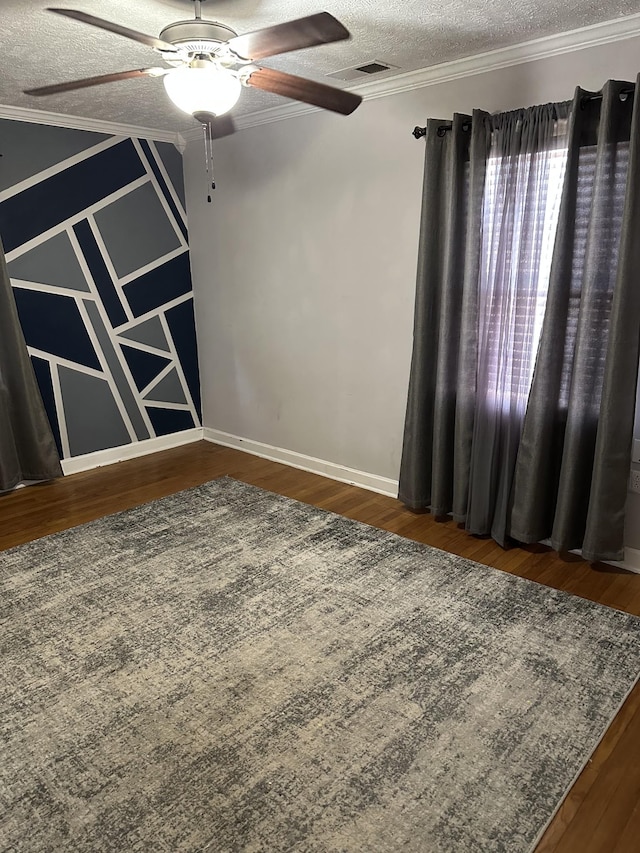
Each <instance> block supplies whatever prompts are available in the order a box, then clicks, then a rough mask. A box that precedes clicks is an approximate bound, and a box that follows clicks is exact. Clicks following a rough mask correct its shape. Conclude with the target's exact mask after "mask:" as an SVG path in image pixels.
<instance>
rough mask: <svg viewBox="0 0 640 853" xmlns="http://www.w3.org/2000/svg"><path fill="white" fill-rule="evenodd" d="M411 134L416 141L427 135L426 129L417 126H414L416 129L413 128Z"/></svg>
mask: <svg viewBox="0 0 640 853" xmlns="http://www.w3.org/2000/svg"><path fill="white" fill-rule="evenodd" d="M411 133H412V134H413V135H414V136H415V138H416V139H422V137H423V136H426V135H427V128H426V127H419V126H418V125H416V127H414V128H413V130H412V131H411Z"/></svg>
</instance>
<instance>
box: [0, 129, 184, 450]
mask: <svg viewBox="0 0 640 853" xmlns="http://www.w3.org/2000/svg"><path fill="white" fill-rule="evenodd" d="M12 142H13V144H11V143H12ZM43 142H46V143H47V150H46V151H44V152H43V151H42V150H41V149H42V145H43ZM0 147H3V148H6V150H3V154H4V156H3V158H2V160H0V236H1V237H2V240H3V243H4V248H5V254H6V259H7V266H8V270H9V275H10V277H11V280H12V284H13V288H14V294H15V297H16V303H17V306H18V313H19V316H20V321H21V324H22V327H23V330H24V333H25V338H26V341H27V346H28V348H29V352H30V354H31V357H32V361H33V364H34V368H35V371H36V376H37V378H38V382H39V385H40V389H41V392H42V396H43V399H44V402H45V406H46V409H47V412H48V414H49V419H50V421H51V424H52V428H53V430H54V434H55V436H56V440H57V442H58V445H59V449H60V451H61V455H62V456H63V458H68V457H73V456H78V455H80V454H84V453H91V452H94V451H98V450H104V449H106V448H110V447H116V446H120V445H123V444H129V443H132V442H136V441H142V440H145V439H148V438H153V437H155V436H159V435H167V434H169V433H174V432H179V431H182V430H185V429H191V428H193V427H196V426H199V425H200V390H199V377H198V365H197V350H196V340H195V325H194V318H193V292H192V286H191V275H190V267H189V247H188V242H187V222H186V214H185V204H184V188H183V185H182V162H181V156H180V154H179V152H178V151H177V149H176V148H175V147H174V146H173V145H171V144H169V143H164V142H156V143H154V142H150V141H147V140H144V139H129V138H122V137H110V136H105V135H103V134H97V133H89V132H86V131H74V130H69V129H66V128H53V127H44V128H43V126H41V125H35V124H34V125H29V124H25V123H23V122H13V121H0ZM12 176H17V177H18V178H19V180H17V181H13V182H12V180H11V178H12Z"/></svg>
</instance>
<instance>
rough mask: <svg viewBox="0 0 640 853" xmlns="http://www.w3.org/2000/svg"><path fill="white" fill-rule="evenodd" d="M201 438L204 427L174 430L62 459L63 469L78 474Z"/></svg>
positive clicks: (68, 472) (66, 472)
mask: <svg viewBox="0 0 640 853" xmlns="http://www.w3.org/2000/svg"><path fill="white" fill-rule="evenodd" d="M201 440H202V427H196V428H194V429H186V430H184V431H183V432H173V433H171V434H170V435H161V436H158V437H157V438H148V439H146V440H145V441H134V442H133V443H132V444H123V445H122V446H121V447H110V448H108V449H107V450H97V451H96V452H95V453H85V454H84V455H83V456H72V457H71V458H70V459H63V460H62V470H63V471H64V473H65V474H77V473H78V471H88V470H89V469H90V468H99V467H100V466H102V465H112V464H113V463H114V462H123V461H124V460H125V459H133V458H134V457H136V456H146V455H147V454H149V453H158V451H160V450H169V448H171V447H179V446H180V445H181V444H191V442H193V441H201Z"/></svg>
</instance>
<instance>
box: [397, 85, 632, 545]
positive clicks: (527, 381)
mask: <svg viewBox="0 0 640 853" xmlns="http://www.w3.org/2000/svg"><path fill="white" fill-rule="evenodd" d="M636 100H637V98H635V97H634V86H633V85H632V84H629V83H617V82H613V81H610V82H609V83H607V85H606V86H605V87H604V89H603V90H602V92H600V93H588V92H584V91H582V90H580V89H579V90H578V91H577V92H576V95H575V97H574V99H573V101H571V102H564V103H559V104H548V105H545V106H540V107H532V108H530V109H524V110H517V111H514V112H509V113H502V114H498V115H488V114H486V113H483V112H480V111H475V112H474V114H473V119H472V122H470V121H469V118H468V117H464V116H456V117H454V120H453V122H452V123H449V124H447V123H446V122H429V123H428V125H427V135H426V146H427V147H426V164H425V183H424V195H423V199H424V201H423V213H422V230H421V244H420V250H419V258H420V260H419V269H418V280H417V287H416V313H415V322H414V347H413V358H412V366H411V375H410V383H409V394H408V401H407V414H406V420H405V434H404V446H403V455H402V463H401V472H400V487H399V497H400V499H401V500H402V501H403V502H404V503H406V504H407V505H408V506H410V507H413V508H429V509H431V511H432V512H433V513H434V514H437V515H444V514H449V513H451V514H452V515H453V517H454V519H456V520H457V521H459V522H464V524H465V526H466V528H467V530H469V531H470V532H472V533H477V534H491V535H492V536H493V537H494V538H495V539H496V540H497V541H498V542H500V543H501V544H505V542H506V541H507V538H508V537H509V536H511V537H513V538H515V539H517V540H519V541H523V542H537V541H541V540H544V539H551V541H552V544H553V546H554V547H555V548H557V549H558V550H567V549H573V548H582V550H583V554H584V555H585V556H586V557H587V558H588V559H592V560H595V559H622V556H623V526H624V505H625V498H626V487H627V477H628V472H629V463H630V455H631V439H632V431H633V413H634V401H635V383H636V377H637V368H638V357H639V351H638V350H639V345H640V287H639V286H638V270H640V202H639V199H638V182H639V180H640V174H639V171H638V170H639V165H638V156H639V154H638V146H639V145H640V119H639V118H638V108H637V106H636V104H635V101H636ZM470 125H471V128H472V129H471V132H470V133H469V126H470ZM445 127H446V128H447V129H446V130H443V128H445Z"/></svg>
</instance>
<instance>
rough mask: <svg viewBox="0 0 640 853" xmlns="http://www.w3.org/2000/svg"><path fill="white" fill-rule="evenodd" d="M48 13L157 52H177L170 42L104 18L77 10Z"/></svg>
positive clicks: (56, 10) (55, 10) (52, 9)
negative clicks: (88, 25) (121, 37)
mask: <svg viewBox="0 0 640 853" xmlns="http://www.w3.org/2000/svg"><path fill="white" fill-rule="evenodd" d="M47 11H48V12H55V14H56V15H64V16H65V18H73V19H74V20H75V21H82V23H83V24H90V25H91V26H92V27H98V28H99V29H101V30H108V31H109V32H110V33H115V34H116V35H118V36H124V37H125V38H128V39H133V41H139V42H140V43H141V44H146V45H147V47H154V48H155V49H156V50H170V51H172V52H173V53H176V52H177V49H176V47H175V45H173V44H171V43H170V42H168V41H162V39H159V38H156V37H155V36H148V35H147V34H146V33H140V32H138V31H137V30H130V29H129V27H123V26H121V25H120V24H114V23H112V22H111V21H105V20H104V18H96V16H95V15H89V14H87V12H78V11H76V10H75V9H58V8H52V7H51V6H49V7H48V8H47Z"/></svg>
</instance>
